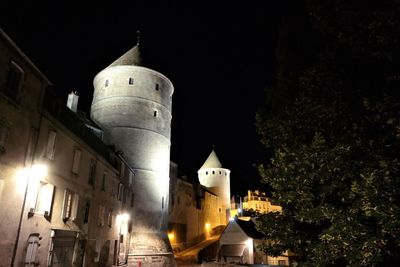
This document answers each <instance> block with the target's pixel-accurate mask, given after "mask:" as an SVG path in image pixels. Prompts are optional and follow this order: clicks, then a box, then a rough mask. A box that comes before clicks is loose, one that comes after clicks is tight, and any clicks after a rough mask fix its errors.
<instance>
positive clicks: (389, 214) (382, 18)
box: [256, 0, 400, 266]
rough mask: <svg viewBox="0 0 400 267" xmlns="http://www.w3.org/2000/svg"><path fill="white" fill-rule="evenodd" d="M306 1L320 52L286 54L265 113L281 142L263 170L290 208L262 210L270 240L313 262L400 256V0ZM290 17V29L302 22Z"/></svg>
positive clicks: (277, 250)
mask: <svg viewBox="0 0 400 267" xmlns="http://www.w3.org/2000/svg"><path fill="white" fill-rule="evenodd" d="M302 7H303V10H304V11H305V12H304V14H305V15H304V18H305V19H306V20H307V22H308V25H309V27H310V29H311V33H312V34H311V35H308V38H310V39H309V40H306V42H305V45H304V40H302V42H303V45H302V46H301V47H303V50H302V51H300V53H302V52H304V53H306V52H307V53H308V54H311V55H312V56H310V57H309V58H308V59H307V61H303V62H302V64H293V61H292V62H291V61H290V60H285V61H284V62H280V64H283V65H285V66H284V67H282V66H281V67H280V68H279V69H280V70H285V72H283V71H281V72H280V73H278V75H277V76H278V77H277V78H278V79H277V82H276V86H275V87H273V88H268V89H267V99H268V100H267V105H266V107H265V109H264V111H260V112H259V113H258V114H257V117H256V126H257V130H258V133H259V135H260V137H261V142H262V143H263V144H264V145H265V146H266V147H267V148H268V149H270V150H272V151H273V157H272V159H270V160H269V161H268V162H266V163H265V164H264V165H260V166H259V173H260V175H261V177H262V182H263V183H265V184H267V185H268V186H269V187H270V188H271V190H272V196H273V198H274V199H275V200H276V201H278V204H279V205H281V206H282V209H283V211H282V213H269V214H265V215H260V216H259V217H258V221H257V222H258V224H257V225H258V228H259V230H260V231H262V232H263V233H265V234H266V236H267V239H268V240H270V241H271V242H269V243H268V244H267V245H264V246H263V250H265V252H267V253H268V254H270V255H279V254H281V253H282V252H284V251H285V250H288V249H289V250H290V251H292V252H293V253H294V254H295V260H296V262H297V263H298V264H299V265H303V266H396V264H398V262H399V260H400V236H399V235H400V221H399V220H398V218H400V207H399V204H398V203H400V201H399V200H400V199H399V198H400V173H399V169H400V159H399V155H400V154H399V151H400V97H399V95H400V94H399V90H400V64H399V62H400V52H399V51H400V49H399V41H400V40H399V39H400V23H399V22H400V16H399V15H398V14H400V1H397V0H390V1H345V0H336V1H333V0H326V1H316V0H306V1H305V2H304V5H303V6H302ZM298 10H300V9H298ZM295 11H296V10H295ZM286 23H287V24H288V25H285V27H283V28H284V29H285V32H284V33H283V34H282V35H285V34H286V35H288V34H290V33H291V30H290V29H293V27H295V25H296V21H293V20H292V21H290V19H289V20H287V21H286ZM286 40H287V38H286ZM307 44H308V45H307ZM290 49H291V48H290V47H289V48H288V49H286V50H281V51H280V53H283V54H285V53H288V54H291V53H289V52H288V51H289V50H290ZM297 52H299V51H297ZM310 52H311V53H310ZM292 54H293V52H292ZM278 58H285V57H284V56H280V57H279V55H278ZM288 96H290V97H288ZM276 103H279V105H277V104H276Z"/></svg>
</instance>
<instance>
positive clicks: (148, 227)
mask: <svg viewBox="0 0 400 267" xmlns="http://www.w3.org/2000/svg"><path fill="white" fill-rule="evenodd" d="M134 49H138V48H137V47H134V48H133V49H132V50H131V51H135V50H134ZM127 54H129V52H128V53H127ZM127 54H126V55H127ZM124 56H125V55H124ZM124 56H123V57H124ZM123 57H121V59H122V60H117V61H118V62H117V61H116V62H117V63H116V64H114V63H113V64H112V65H110V66H109V67H108V68H106V69H104V70H103V71H101V72H100V73H98V74H97V75H96V77H95V78H94V82H93V84H94V88H95V91H94V95H93V102H92V107H91V118H92V119H93V120H94V121H95V122H96V123H98V124H99V125H100V126H101V127H102V129H103V130H104V138H105V141H106V143H108V144H110V145H113V146H115V149H116V150H117V151H121V152H122V153H123V155H124V156H125V158H126V159H127V162H128V164H129V166H130V167H132V168H133V169H134V171H135V177H134V185H133V190H134V198H135V200H134V203H135V204H134V209H133V218H132V222H133V225H132V229H133V232H134V234H133V238H132V240H131V249H130V253H132V254H135V255H136V254H137V255H141V254H143V253H145V254H151V253H152V252H153V253H160V252H162V253H167V252H170V250H171V249H170V245H169V242H168V238H167V233H166V232H167V216H168V214H167V211H168V195H169V163H170V160H169V159H170V133H171V118H172V116H171V105H172V94H173V85H172V83H171V82H170V81H169V79H168V78H167V77H165V76H164V75H162V74H161V73H159V72H156V71H154V70H151V69H148V68H145V67H141V66H137V65H126V62H127V61H129V58H123ZM135 235H136V237H135ZM156 236H158V238H159V239H160V240H162V242H166V244H164V245H163V246H161V245H160V246H159V247H158V248H155V247H152V246H151V245H150V244H148V242H143V245H142V246H136V244H135V240H143V239H145V238H146V237H149V238H150V237H151V239H152V240H153V239H154V238H156ZM162 242H161V243H162ZM146 244H148V245H146ZM142 260H143V262H149V259H147V258H145V259H139V258H136V259H134V262H138V261H142ZM161 261H163V260H161ZM154 264H156V263H154ZM160 264H161V263H160Z"/></svg>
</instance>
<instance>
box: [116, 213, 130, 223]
mask: <svg viewBox="0 0 400 267" xmlns="http://www.w3.org/2000/svg"><path fill="white" fill-rule="evenodd" d="M129 218H130V216H129V213H122V214H118V216H117V220H118V222H119V223H124V222H127V221H128V220H129Z"/></svg>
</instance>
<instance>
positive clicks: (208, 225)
mask: <svg viewBox="0 0 400 267" xmlns="http://www.w3.org/2000/svg"><path fill="white" fill-rule="evenodd" d="M210 228H211V224H210V223H206V230H207V231H210Z"/></svg>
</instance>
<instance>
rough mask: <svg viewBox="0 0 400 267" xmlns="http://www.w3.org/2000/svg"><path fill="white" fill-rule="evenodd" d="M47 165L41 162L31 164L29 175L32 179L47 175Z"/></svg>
mask: <svg viewBox="0 0 400 267" xmlns="http://www.w3.org/2000/svg"><path fill="white" fill-rule="evenodd" d="M47 172H48V170H47V166H46V165H43V164H33V166H32V167H31V170H30V177H31V178H32V179H34V180H40V179H42V178H44V177H46V176H47Z"/></svg>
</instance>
